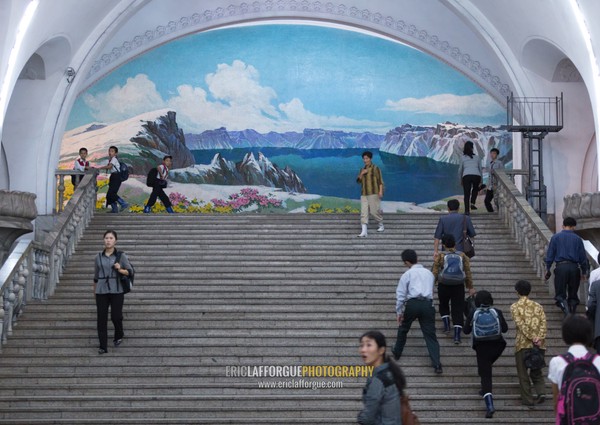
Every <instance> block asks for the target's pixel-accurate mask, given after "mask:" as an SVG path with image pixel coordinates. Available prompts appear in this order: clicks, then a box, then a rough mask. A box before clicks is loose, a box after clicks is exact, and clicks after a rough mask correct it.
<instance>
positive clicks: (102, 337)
mask: <svg viewBox="0 0 600 425" xmlns="http://www.w3.org/2000/svg"><path fill="white" fill-rule="evenodd" d="M124 301H125V294H123V293H121V294H96V311H97V319H98V323H97V326H98V341H99V342H100V348H103V349H105V350H106V342H107V339H108V325H107V323H106V322H107V321H108V308H109V307H110V320H111V321H112V323H113V326H114V327H115V336H114V338H113V341H116V340H117V339H121V338H123V336H124V335H125V334H124V333H123V302H124Z"/></svg>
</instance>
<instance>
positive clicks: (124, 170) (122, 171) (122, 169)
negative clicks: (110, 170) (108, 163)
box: [119, 161, 129, 182]
mask: <svg viewBox="0 0 600 425" xmlns="http://www.w3.org/2000/svg"><path fill="white" fill-rule="evenodd" d="M119 177H121V181H122V182H124V181H125V180H127V179H128V178H129V166H128V165H127V164H125V163H124V162H121V161H119Z"/></svg>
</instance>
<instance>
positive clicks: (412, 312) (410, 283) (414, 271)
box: [392, 249, 442, 373]
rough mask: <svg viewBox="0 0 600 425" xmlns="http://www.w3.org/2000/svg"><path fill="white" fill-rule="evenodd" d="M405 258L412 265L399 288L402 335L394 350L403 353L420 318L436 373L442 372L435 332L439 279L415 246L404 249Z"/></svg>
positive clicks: (397, 357)
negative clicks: (419, 258) (435, 288)
mask: <svg viewBox="0 0 600 425" xmlns="http://www.w3.org/2000/svg"><path fill="white" fill-rule="evenodd" d="M402 261H403V262H404V264H405V265H406V266H407V267H408V268H409V269H408V270H407V271H406V272H405V273H404V274H403V275H402V277H401V278H400V282H399V283H398V287H397V288H396V315H397V320H398V338H397V340H396V345H395V347H394V349H393V350H392V353H393V354H394V358H395V359H396V360H398V359H399V358H400V356H402V351H403V350H404V345H405V344H406V335H407V334H408V331H409V330H410V326H411V325H412V322H413V321H414V320H415V319H418V320H419V325H420V326H421V332H423V338H425V344H426V345H427V351H429V357H431V364H432V366H433V370H434V371H435V373H442V364H441V362H440V345H439V343H438V340H437V337H436V336H435V308H434V307H433V282H434V280H435V279H434V276H433V273H431V272H430V271H429V270H427V269H426V268H424V267H423V266H422V265H421V264H417V253H416V252H415V251H414V250H412V249H406V250H404V251H403V252H402Z"/></svg>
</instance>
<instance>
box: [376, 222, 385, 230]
mask: <svg viewBox="0 0 600 425" xmlns="http://www.w3.org/2000/svg"><path fill="white" fill-rule="evenodd" d="M384 230H385V227H383V223H379V227H378V228H377V231H378V232H383V231H384Z"/></svg>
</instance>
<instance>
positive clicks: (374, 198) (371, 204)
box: [356, 151, 384, 238]
mask: <svg viewBox="0 0 600 425" xmlns="http://www.w3.org/2000/svg"><path fill="white" fill-rule="evenodd" d="M362 159H363V162H364V163H365V166H364V167H363V168H361V170H360V172H359V173H358V177H357V178H356V182H357V183H360V184H361V185H362V192H361V196H360V224H361V226H362V232H361V233H360V235H358V237H359V238H366V237H367V224H369V213H371V215H372V216H373V218H374V219H375V220H376V221H377V223H378V224H379V227H378V228H377V231H378V232H383V230H384V228H383V214H382V211H381V198H382V197H383V178H382V177H381V170H380V169H379V167H377V166H376V165H374V164H373V162H372V160H373V153H372V152H369V151H365V152H363V154H362Z"/></svg>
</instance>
